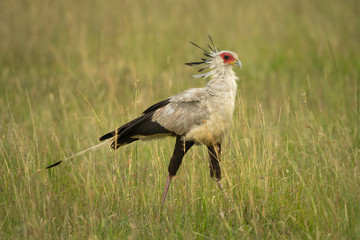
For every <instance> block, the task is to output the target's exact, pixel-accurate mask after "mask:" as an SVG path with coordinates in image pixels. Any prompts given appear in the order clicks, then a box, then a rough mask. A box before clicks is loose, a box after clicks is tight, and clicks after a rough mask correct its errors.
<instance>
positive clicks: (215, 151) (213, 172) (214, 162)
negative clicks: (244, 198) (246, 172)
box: [208, 143, 231, 202]
mask: <svg viewBox="0 0 360 240" xmlns="http://www.w3.org/2000/svg"><path fill="white" fill-rule="evenodd" d="M208 150H209V157H210V176H211V177H214V176H215V178H216V183H217V186H218V187H219V189H220V190H221V191H222V192H223V193H224V195H225V197H226V199H227V200H228V201H229V202H231V200H230V198H229V196H228V195H227V194H226V192H225V191H224V189H223V187H222V185H221V182H220V180H221V168H220V165H219V162H220V156H221V144H220V143H218V144H214V145H213V146H208Z"/></svg>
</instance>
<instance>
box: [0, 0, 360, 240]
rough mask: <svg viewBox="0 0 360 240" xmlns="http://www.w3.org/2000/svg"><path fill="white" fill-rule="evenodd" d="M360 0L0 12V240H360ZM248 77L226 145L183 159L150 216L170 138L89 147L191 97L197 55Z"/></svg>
mask: <svg viewBox="0 0 360 240" xmlns="http://www.w3.org/2000/svg"><path fill="white" fill-rule="evenodd" d="M358 9H359V3H358V1H350V0H349V1H307V0H305V1H298V2H293V1H273V0H271V1H266V2H263V1H252V2H249V1H212V0H210V1H206V2H203V1H198V2H196V1H187V0H186V1H174V0H170V1H166V2H163V1H151V2H145V1H120V2H118V1H75V2H74V1H67V0H65V1H46V0H42V1H40V0H33V1H2V2H1V3H0V36H1V41H0V53H1V54H0V64H1V67H0V109H1V110H0V111H1V114H0V134H1V135H0V139H1V140H0V164H1V166H2V167H1V168H0V186H1V187H0V238H2V239H24V238H26V239H39V238H43V239H69V238H70V239H71V238H74V239H103V238H105V239H121V238H124V237H127V238H130V239H137V238H146V239H154V238H155V239H163V238H167V239H175V238H180V239H183V238H189V239H194V238H199V239H224V238H225V239H229V238H245V239H246V238H249V239H254V238H272V239H279V238H295V239H296V238H298V239H304V238H311V239H327V238H329V239H358V238H360V217H359V216H360V204H359V202H360V199H359V198H360V190H359V189H360V172H359V155H360V150H359V144H360V136H359V126H360V125H359V124H360V120H359V119H360V117H359V115H360V106H359V95H360V90H359V89H360V88H359V81H360V80H359V79H360V78H359V75H360V58H359V56H360V46H359V40H360V35H359V33H360V22H359V21H358ZM207 34H211V36H212V37H213V39H214V40H215V43H216V44H217V46H218V47H219V48H221V49H229V50H233V51H235V52H237V53H238V54H239V56H240V58H241V60H242V62H243V64H244V67H243V69H242V70H241V71H238V75H239V77H240V81H239V82H238V85H239V91H238V98H237V105H236V110H235V114H234V124H233V127H232V130H231V132H230V133H229V135H228V137H227V138H226V140H225V142H224V146H223V159H222V164H221V166H222V169H223V187H224V189H225V192H226V194H227V196H228V197H226V196H225V195H224V194H223V193H222V192H221V191H219V190H218V188H217V186H216V183H215V182H214V180H213V179H211V178H210V176H209V169H208V159H207V152H206V148H204V147H195V148H193V149H191V150H190V151H189V153H188V154H187V155H186V157H185V159H184V161H183V164H182V166H181V168H180V170H179V173H178V175H177V177H176V178H175V180H174V181H173V183H172V186H171V189H170V192H169V195H168V199H167V201H166V203H165V207H164V209H163V210H160V204H159V203H160V197H161V194H162V190H163V186H164V184H165V180H166V175H167V164H168V163H169V159H170V156H171V153H172V152H171V151H172V147H173V144H174V140H173V139H165V140H159V141H156V142H138V143H134V144H132V145H129V146H126V147H123V148H122V149H120V150H118V151H115V152H112V151H110V150H109V149H108V148H107V147H104V148H102V149H100V150H99V151H97V152H92V153H89V154H86V155H84V156H82V157H79V158H77V159H75V160H73V161H70V162H66V163H64V164H62V165H60V166H59V167H57V168H54V169H52V170H49V171H44V170H41V171H39V170H40V169H43V168H44V167H45V166H47V165H49V164H51V163H53V162H56V161H59V160H61V159H63V158H64V157H66V156H68V155H71V154H72V153H75V152H78V151H80V150H82V149H84V148H86V147H89V146H92V145H94V144H96V143H97V138H98V137H99V136H100V135H101V134H103V133H106V132H107V131H109V130H112V129H114V128H116V127H117V126H120V125H121V124H123V123H125V122H126V121H128V120H130V119H132V118H133V117H136V116H137V115H139V114H140V113H141V112H142V111H143V110H144V109H145V108H146V107H148V106H149V104H151V103H154V102H156V101H158V100H162V99H164V98H166V97H168V96H170V95H172V94H175V93H178V92H180V91H182V90H184V89H187V88H190V87H200V86H203V85H204V84H206V83H205V81H203V80H193V79H192V78H191V75H192V74H194V73H195V69H192V68H188V67H186V66H184V65H183V63H184V62H186V61H189V60H196V59H198V58H199V57H200V56H201V53H200V52H199V51H198V49H196V48H193V47H192V46H191V45H190V44H188V41H194V42H196V43H198V44H200V45H205V44H207Z"/></svg>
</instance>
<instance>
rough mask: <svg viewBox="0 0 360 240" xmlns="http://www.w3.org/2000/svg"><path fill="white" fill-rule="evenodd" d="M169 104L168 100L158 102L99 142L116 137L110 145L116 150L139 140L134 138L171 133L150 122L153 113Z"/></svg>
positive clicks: (101, 138)
mask: <svg viewBox="0 0 360 240" xmlns="http://www.w3.org/2000/svg"><path fill="white" fill-rule="evenodd" d="M169 102H170V99H166V100H163V101H161V102H158V103H156V104H154V105H152V106H150V107H149V108H148V109H146V110H145V111H144V112H143V115H142V116H140V117H138V118H135V119H134V120H132V121H130V122H128V123H126V124H124V125H123V126H121V127H119V128H118V129H116V130H115V131H112V132H109V133H107V134H105V135H104V136H102V137H100V139H99V140H100V141H103V140H106V139H108V138H112V137H115V136H117V137H116V138H115V139H114V141H113V142H112V144H111V148H112V149H118V148H119V147H121V146H123V145H126V144H129V143H131V142H134V141H137V140H139V138H137V137H136V136H137V135H139V136H152V135H155V134H162V133H164V134H166V133H172V132H170V131H169V130H167V129H165V128H164V127H162V126H161V125H160V124H159V123H157V122H153V121H152V116H153V114H154V112H155V111H156V110H157V109H159V108H162V107H164V106H165V105H167V104H168V103H169Z"/></svg>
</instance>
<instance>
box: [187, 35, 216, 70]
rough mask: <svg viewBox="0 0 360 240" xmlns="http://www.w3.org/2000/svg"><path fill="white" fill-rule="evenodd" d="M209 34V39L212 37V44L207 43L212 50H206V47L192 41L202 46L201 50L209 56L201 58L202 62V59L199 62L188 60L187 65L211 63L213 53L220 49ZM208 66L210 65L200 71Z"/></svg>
mask: <svg viewBox="0 0 360 240" xmlns="http://www.w3.org/2000/svg"><path fill="white" fill-rule="evenodd" d="M208 36H209V39H210V42H211V45H210V44H208V45H207V46H208V47H209V49H210V52H209V51H208V50H206V49H205V48H202V47H200V46H199V45H197V44H196V43H193V42H190V43H191V44H192V45H194V46H195V47H197V48H200V49H201V50H203V51H204V53H203V54H204V56H206V57H208V58H201V60H202V61H201V62H200V61H199V62H187V63H185V65H188V66H196V65H201V64H204V63H209V62H210V61H211V59H212V58H213V56H212V54H213V53H216V52H218V51H219V49H218V48H216V47H215V44H214V41H213V40H212V38H211V37H210V35H208ZM206 68H208V66H206V67H204V68H201V69H200V70H199V72H201V71H203V70H204V69H206Z"/></svg>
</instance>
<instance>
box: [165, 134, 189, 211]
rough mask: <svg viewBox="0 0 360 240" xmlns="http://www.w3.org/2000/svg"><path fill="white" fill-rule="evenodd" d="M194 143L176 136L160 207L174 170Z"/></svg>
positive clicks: (174, 172) (174, 173) (176, 169)
mask: <svg viewBox="0 0 360 240" xmlns="http://www.w3.org/2000/svg"><path fill="white" fill-rule="evenodd" d="M193 145H194V142H189V141H184V140H182V137H181V136H178V137H177V138H176V143H175V148H174V153H173V155H172V157H171V160H170V164H169V167H168V171H169V176H168V178H167V180H166V184H165V190H164V193H163V196H162V198H161V207H162V206H163V205H164V202H165V199H166V195H167V193H168V190H169V186H170V183H171V179H172V178H173V177H174V176H175V175H176V172H177V171H178V169H179V167H180V165H181V162H182V159H183V157H184V155H185V153H186V152H187V151H188V150H189V149H190V148H191V147H192V146H193Z"/></svg>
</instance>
